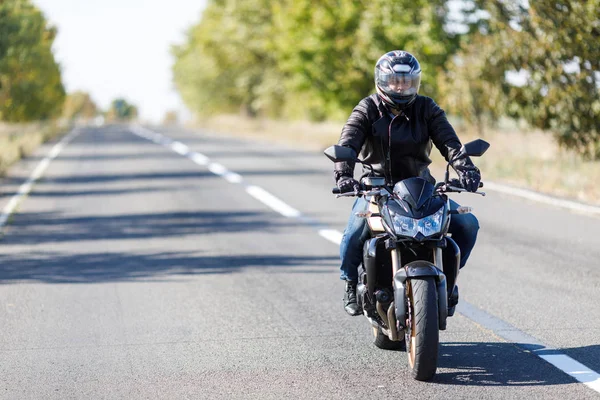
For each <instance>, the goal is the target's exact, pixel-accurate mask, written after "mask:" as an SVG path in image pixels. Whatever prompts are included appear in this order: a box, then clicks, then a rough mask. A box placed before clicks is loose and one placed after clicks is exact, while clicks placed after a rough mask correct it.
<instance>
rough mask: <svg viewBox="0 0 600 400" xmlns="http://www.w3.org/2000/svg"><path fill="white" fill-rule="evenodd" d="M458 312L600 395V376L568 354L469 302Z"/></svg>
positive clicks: (462, 302)
mask: <svg viewBox="0 0 600 400" xmlns="http://www.w3.org/2000/svg"><path fill="white" fill-rule="evenodd" d="M457 311H458V312H459V313H461V314H462V315H464V316H465V317H467V318H469V319H470V320H472V321H475V322H476V323H478V324H480V325H482V326H483V327H485V328H487V329H489V330H491V331H493V332H494V333H495V334H497V335H498V336H500V337H502V338H504V339H505V340H507V341H509V342H512V343H515V344H517V346H519V347H521V348H522V349H524V350H527V351H529V352H530V353H532V354H535V355H536V356H538V357H539V358H541V359H542V360H544V361H546V362H548V363H550V364H552V365H554V366H555V367H556V368H558V369H560V370H561V371H563V372H564V373H566V374H567V375H570V376H571V377H573V378H575V379H576V380H578V381H579V382H581V383H583V384H584V385H586V386H588V387H589V388H591V389H592V390H595V391H596V392H598V393H600V374H598V373H597V372H596V371H593V370H592V369H590V368H588V367H586V366H585V365H583V364H581V363H580V362H578V361H576V360H574V359H572V358H571V357H569V356H567V355H566V354H562V353H560V350H557V349H555V348H552V347H550V346H547V345H545V344H544V343H542V342H540V341H539V340H538V339H536V338H535V337H533V336H531V335H528V334H527V333H525V332H523V331H521V330H519V329H517V328H515V327H514V326H512V325H510V324H509V323H507V322H505V321H503V320H501V319H500V318H496V317H494V316H493V315H491V314H488V313H487V312H485V311H483V310H481V309H479V308H477V307H475V306H473V305H471V304H469V303H467V302H464V301H461V302H459V303H458V306H457Z"/></svg>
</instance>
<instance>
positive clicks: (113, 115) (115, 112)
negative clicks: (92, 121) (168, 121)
mask: <svg viewBox="0 0 600 400" xmlns="http://www.w3.org/2000/svg"><path fill="white" fill-rule="evenodd" d="M137 116H138V109H137V107H136V106H135V105H133V104H130V103H129V102H128V101H127V100H125V99H124V98H117V99H114V100H113V101H112V103H111V104H110V108H109V109H108V111H107V112H106V119H107V120H108V121H114V122H124V121H131V120H134V119H136V118H137Z"/></svg>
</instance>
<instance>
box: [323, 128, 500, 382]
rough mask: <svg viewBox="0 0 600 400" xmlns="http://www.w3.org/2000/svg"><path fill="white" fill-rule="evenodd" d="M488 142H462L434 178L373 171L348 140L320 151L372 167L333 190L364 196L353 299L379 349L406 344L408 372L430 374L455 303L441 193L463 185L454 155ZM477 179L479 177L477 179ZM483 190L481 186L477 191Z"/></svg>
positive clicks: (451, 245) (452, 253)
mask: <svg viewBox="0 0 600 400" xmlns="http://www.w3.org/2000/svg"><path fill="white" fill-rule="evenodd" d="M488 148H489V143H487V142H485V141H483V140H481V139H477V140H475V141H473V142H470V143H467V144H465V145H464V146H463V148H462V149H461V151H460V152H459V153H458V154H457V155H456V156H455V158H454V159H452V160H450V162H449V163H448V165H447V166H446V175H445V179H444V181H443V182H439V183H437V184H436V185H435V186H434V185H432V184H431V183H430V182H428V181H426V180H425V179H422V178H408V179H404V180H402V181H400V182H398V183H396V184H395V185H393V186H391V185H389V184H388V183H386V181H385V178H383V177H377V176H374V173H373V168H372V166H370V165H369V164H366V163H364V162H362V161H361V160H359V159H358V158H357V155H356V152H355V151H354V150H353V149H351V148H348V147H343V146H331V147H329V148H328V149H326V150H325V155H326V156H327V157H328V158H329V159H330V160H331V161H333V162H340V161H347V162H359V163H361V164H364V165H365V166H366V167H368V168H370V170H371V172H370V173H369V174H368V175H367V176H366V177H363V178H362V179H361V182H360V183H361V190H360V191H358V192H350V193H342V194H340V191H339V189H337V188H335V189H333V193H335V194H337V197H341V196H365V199H366V200H367V201H368V209H367V210H366V211H365V212H363V213H359V214H358V216H359V217H363V218H367V223H368V226H369V230H370V233H371V235H370V239H368V240H367V241H366V242H365V244H364V250H363V263H362V265H361V266H360V267H359V280H358V285H357V290H356V291H357V300H358V304H359V306H360V307H361V308H362V310H363V314H364V315H365V316H366V317H367V319H368V320H369V322H370V323H371V325H372V327H373V335H374V337H375V339H374V344H375V345H376V346H377V347H379V348H382V349H400V350H402V349H405V350H406V352H407V353H408V363H409V366H410V369H411V372H412V376H413V377H414V378H415V379H417V380H429V379H431V378H432V377H433V376H434V375H435V372H436V369H437V359H438V348H439V331H440V330H445V329H446V319H447V317H449V316H452V315H453V314H454V309H455V306H456V304H457V303H458V288H457V287H456V279H457V277H458V273H459V266H460V249H459V248H458V245H457V244H456V242H454V240H452V238H451V235H450V234H448V227H449V225H450V218H452V214H459V213H460V214H462V213H468V212H470V211H471V210H470V208H469V207H459V208H458V210H450V203H449V199H448V196H447V193H452V192H455V193H457V192H465V191H466V190H465V189H464V188H462V186H461V185H460V183H459V181H458V180H456V179H452V180H451V179H450V178H449V169H450V165H451V163H452V162H454V161H455V160H456V159H459V158H463V157H466V156H481V155H482V154H483V153H485V151H486V150H487V149H488ZM482 186H483V185H480V187H482ZM475 193H478V194H481V195H485V193H483V192H475Z"/></svg>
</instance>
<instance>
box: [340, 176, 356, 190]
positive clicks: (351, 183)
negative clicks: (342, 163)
mask: <svg viewBox="0 0 600 400" xmlns="http://www.w3.org/2000/svg"><path fill="white" fill-rule="evenodd" d="M337 187H338V188H339V189H340V193H348V192H354V193H357V192H358V191H359V190H360V185H359V183H358V181H357V180H356V179H354V178H352V177H349V176H341V177H340V179H338V181H337Z"/></svg>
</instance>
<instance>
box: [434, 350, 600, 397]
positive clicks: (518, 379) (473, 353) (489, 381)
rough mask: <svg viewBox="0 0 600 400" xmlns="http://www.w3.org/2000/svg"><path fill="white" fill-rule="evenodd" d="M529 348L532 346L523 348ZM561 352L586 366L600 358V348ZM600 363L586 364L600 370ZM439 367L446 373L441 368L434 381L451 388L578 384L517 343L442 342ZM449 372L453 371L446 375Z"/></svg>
mask: <svg viewBox="0 0 600 400" xmlns="http://www.w3.org/2000/svg"><path fill="white" fill-rule="evenodd" d="M527 346H531V345H523V347H527ZM557 352H559V353H562V354H568V355H572V356H573V357H576V359H577V360H578V361H580V362H582V363H584V364H586V361H591V360H592V359H596V360H599V359H600V346H586V347H579V348H569V349H560V350H557ZM585 354H587V356H585ZM576 355H577V356H576ZM580 355H584V356H583V357H581V356H580ZM532 359H533V360H532ZM594 364H595V365H594ZM597 364H598V362H597V361H596V363H587V364H586V365H587V366H588V367H589V368H592V369H597V368H598V365H597ZM438 366H439V368H444V369H446V370H445V371H439V369H438V374H437V375H436V376H435V378H434V379H433V382H437V383H443V384H450V385H462V386H539V385H563V384H571V383H575V382H577V381H576V380H575V379H574V378H571V377H570V376H569V375H567V374H565V373H563V372H561V371H560V370H558V369H556V368H555V367H553V366H552V365H551V364H549V363H547V362H546V361H544V360H542V359H540V358H538V357H537V356H535V355H533V354H531V353H529V352H527V351H525V350H524V349H523V348H522V347H521V345H519V344H514V343H459V342H449V343H442V345H441V347H440V357H439V362H438ZM448 370H450V371H451V372H446V371H448Z"/></svg>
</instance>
